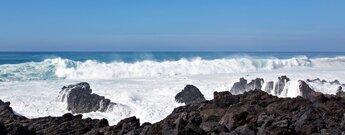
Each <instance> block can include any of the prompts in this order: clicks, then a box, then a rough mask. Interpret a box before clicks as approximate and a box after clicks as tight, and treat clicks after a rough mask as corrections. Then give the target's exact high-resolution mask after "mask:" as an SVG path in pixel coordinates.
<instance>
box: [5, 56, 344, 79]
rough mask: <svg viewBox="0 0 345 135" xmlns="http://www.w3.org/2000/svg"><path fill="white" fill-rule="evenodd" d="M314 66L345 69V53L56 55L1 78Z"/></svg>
mask: <svg viewBox="0 0 345 135" xmlns="http://www.w3.org/2000/svg"><path fill="white" fill-rule="evenodd" d="M305 68H314V69H322V70H327V69H330V70H337V69H344V68H345V56H338V57H332V58H327V57H325V58H308V57H306V56H299V57H292V58H288V59H278V58H274V57H272V58H252V57H242V58H222V59H213V60H205V59H202V58H199V57H197V58H194V59H180V60H176V61H160V62H159V61H153V60H144V61H137V62H132V63H127V62H122V61H114V62H110V63H106V62H99V61H96V60H86V61H74V60H69V59H62V58H54V59H46V60H44V61H42V62H27V63H20V64H3V65H0V81H25V80H49V79H113V78H127V77H150V76H175V75H198V74H221V73H245V72H256V71H270V70H281V69H283V70H298V69H305Z"/></svg>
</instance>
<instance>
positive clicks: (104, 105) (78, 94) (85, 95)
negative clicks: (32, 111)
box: [58, 82, 117, 113]
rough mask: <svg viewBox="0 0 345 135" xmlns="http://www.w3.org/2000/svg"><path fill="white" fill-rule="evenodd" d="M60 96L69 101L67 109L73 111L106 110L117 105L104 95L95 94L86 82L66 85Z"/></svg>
mask: <svg viewBox="0 0 345 135" xmlns="http://www.w3.org/2000/svg"><path fill="white" fill-rule="evenodd" d="M58 98H59V100H60V101H65V102H67V109H68V110H69V111H71V112H72V113H88V112H95V111H101V112H105V111H106V110H107V109H108V108H111V107H113V106H114V105H117V104H116V103H113V102H111V101H110V100H109V99H106V98H104V97H103V96H99V95H97V94H93V93H92V89H90V85H89V84H88V83H86V82H81V83H78V84H73V85H69V86H67V87H66V86H64V87H63V88H62V90H61V91H60V95H59V97H58Z"/></svg>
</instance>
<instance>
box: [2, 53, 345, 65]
mask: <svg viewBox="0 0 345 135" xmlns="http://www.w3.org/2000/svg"><path fill="white" fill-rule="evenodd" d="M296 56H306V57H308V58H321V57H336V56H345V52H0V64H18V63H24V62H40V61H44V60H45V59H54V58H63V59H69V60H74V61H86V60H96V61H99V62H113V61H123V62H129V63H131V62H136V61H143V60H153V61H165V60H169V61H176V60H179V59H182V58H186V59H193V58H196V57H200V58H202V59H205V60H212V59H220V58H232V57H237V58H238V57H253V58H270V57H275V58H279V59H287V58H291V57H296Z"/></svg>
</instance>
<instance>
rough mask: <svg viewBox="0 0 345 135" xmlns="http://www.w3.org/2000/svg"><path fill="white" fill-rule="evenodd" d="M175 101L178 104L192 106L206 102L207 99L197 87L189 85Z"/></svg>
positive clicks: (178, 94)
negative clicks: (192, 104) (191, 104)
mask: <svg viewBox="0 0 345 135" xmlns="http://www.w3.org/2000/svg"><path fill="white" fill-rule="evenodd" d="M175 100H176V102H178V103H186V104H190V103H199V102H202V101H205V100H206V99H205V97H204V95H203V94H202V93H201V92H200V90H199V89H198V88H197V87H195V86H193V85H187V86H186V87H184V89H183V90H182V91H181V92H179V93H177V95H176V96H175Z"/></svg>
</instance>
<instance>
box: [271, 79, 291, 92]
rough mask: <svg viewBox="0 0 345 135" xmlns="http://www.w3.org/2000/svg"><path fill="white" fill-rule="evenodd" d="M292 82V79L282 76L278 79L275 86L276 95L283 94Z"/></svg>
mask: <svg viewBox="0 0 345 135" xmlns="http://www.w3.org/2000/svg"><path fill="white" fill-rule="evenodd" d="M288 81H290V79H289V78H288V77H286V76H285V75H284V76H281V77H278V81H277V82H276V84H275V89H274V93H275V95H280V94H281V93H282V91H283V90H284V87H285V84H286V83H287V82H288Z"/></svg>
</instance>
